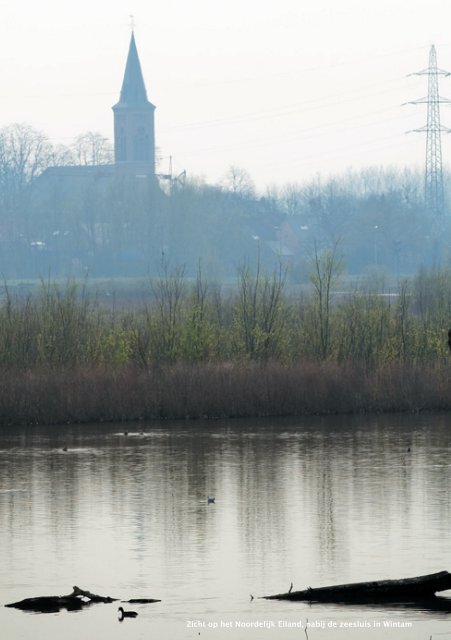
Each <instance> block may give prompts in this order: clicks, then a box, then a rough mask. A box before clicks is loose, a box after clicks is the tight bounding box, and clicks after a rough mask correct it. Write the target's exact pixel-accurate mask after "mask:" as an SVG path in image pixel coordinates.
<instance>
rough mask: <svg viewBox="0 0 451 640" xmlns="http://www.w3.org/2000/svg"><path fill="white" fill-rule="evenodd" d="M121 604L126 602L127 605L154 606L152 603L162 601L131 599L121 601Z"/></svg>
mask: <svg viewBox="0 0 451 640" xmlns="http://www.w3.org/2000/svg"><path fill="white" fill-rule="evenodd" d="M121 602H126V603H127V604H152V602H161V600H156V599H155V598H131V599H130V600H121Z"/></svg>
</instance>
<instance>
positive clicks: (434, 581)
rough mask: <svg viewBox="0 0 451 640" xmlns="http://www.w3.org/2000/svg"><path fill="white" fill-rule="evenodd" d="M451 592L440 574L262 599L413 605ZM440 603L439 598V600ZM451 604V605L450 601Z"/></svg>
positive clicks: (450, 580)
mask: <svg viewBox="0 0 451 640" xmlns="http://www.w3.org/2000/svg"><path fill="white" fill-rule="evenodd" d="M447 589H451V573H448V572H447V571H440V572H439V573H431V574H429V575H425V576H417V577H415V578H403V579H400V580H376V581H373V582H354V583H350V584H339V585H335V586H330V587H320V588H314V589H312V588H311V587H309V588H308V589H305V590H304V591H291V589H290V591H288V592H287V593H279V594H277V595H273V596H263V597H264V598H266V599H267V600H303V601H308V602H342V603H356V602H366V603H372V602H413V601H419V600H425V599H428V598H433V599H434V600H435V599H436V598H435V594H436V593H437V592H438V591H446V590H447ZM437 600H438V598H437ZM450 604H451V601H450Z"/></svg>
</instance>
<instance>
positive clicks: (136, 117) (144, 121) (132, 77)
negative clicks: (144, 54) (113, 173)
mask: <svg viewBox="0 0 451 640" xmlns="http://www.w3.org/2000/svg"><path fill="white" fill-rule="evenodd" d="M154 111H155V106H154V105H153V104H152V103H151V102H149V100H148V99H147V92H146V87H145V84H144V78H143V75H142V71H141V65H140V62H139V57H138V51H137V49H136V43H135V36H134V33H133V31H132V35H131V39H130V47H129V50H128V57H127V64H126V66H125V73H124V80H123V82H122V89H121V95H120V98H119V102H118V103H117V104H115V105H114V107H113V113H114V162H115V165H116V168H117V169H119V170H120V171H124V173H139V174H141V175H147V176H154V175H155V126H154Z"/></svg>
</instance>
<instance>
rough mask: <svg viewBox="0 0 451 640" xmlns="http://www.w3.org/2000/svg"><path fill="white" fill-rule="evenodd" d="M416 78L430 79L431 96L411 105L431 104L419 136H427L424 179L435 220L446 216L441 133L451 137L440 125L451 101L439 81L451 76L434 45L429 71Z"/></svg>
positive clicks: (428, 207) (412, 102)
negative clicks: (439, 63) (440, 63)
mask: <svg viewBox="0 0 451 640" xmlns="http://www.w3.org/2000/svg"><path fill="white" fill-rule="evenodd" d="M410 75H413V76H428V95H427V97H426V98H419V99H418V100H412V101H411V102H409V103H408V104H427V124H426V125H425V126H424V127H420V128H419V129H413V131H417V132H419V133H426V171H425V177H424V201H425V205H426V209H427V210H428V211H429V212H430V213H432V214H434V215H435V216H442V215H443V214H444V209H445V203H444V194H443V171H442V141H441V132H442V131H445V132H446V133H450V132H451V129H448V128H447V127H443V126H442V125H441V124H440V103H441V102H446V103H451V100H449V99H448V98H442V97H441V96H440V94H439V90H438V77H439V76H449V75H451V73H450V72H449V71H445V70H444V69H439V68H438V67H437V54H436V51H435V47H434V45H432V47H431V50H430V52H429V66H428V67H427V69H423V70H422V71H417V72H416V73H412V74H410Z"/></svg>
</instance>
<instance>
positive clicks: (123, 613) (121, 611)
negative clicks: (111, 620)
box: [117, 607, 138, 622]
mask: <svg viewBox="0 0 451 640" xmlns="http://www.w3.org/2000/svg"><path fill="white" fill-rule="evenodd" d="M137 615H138V614H137V612H136V611H124V609H123V608H122V607H119V609H118V610H117V617H118V618H119V622H122V620H123V619H124V618H136V616H137Z"/></svg>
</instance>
